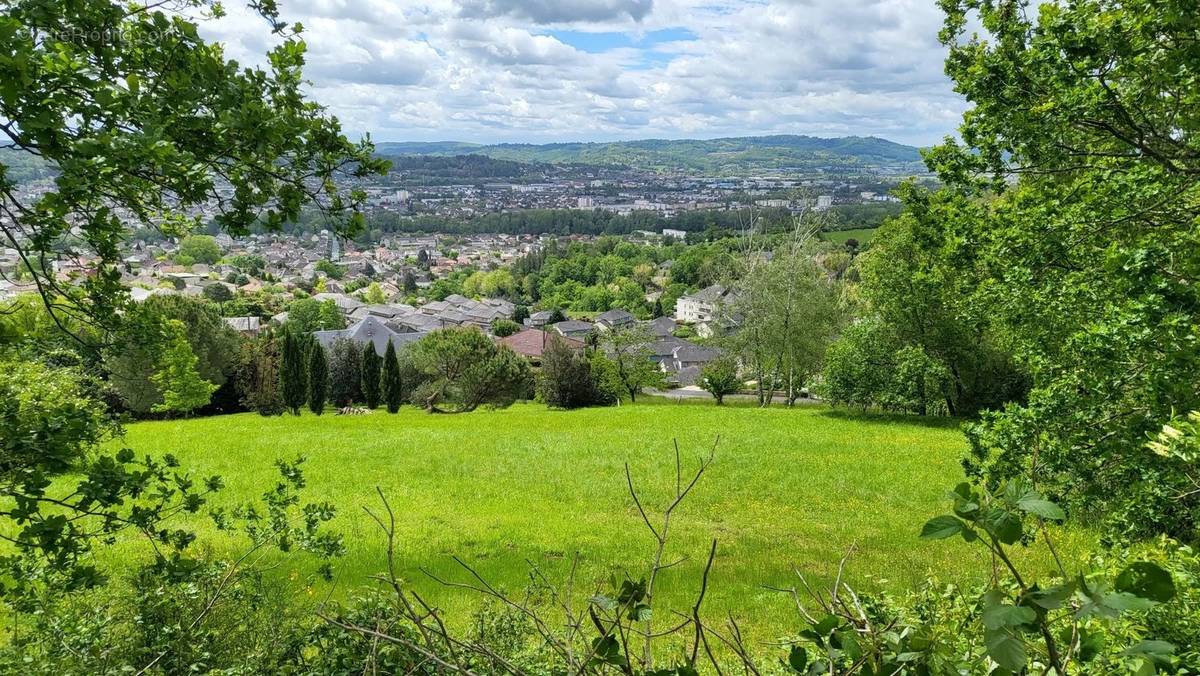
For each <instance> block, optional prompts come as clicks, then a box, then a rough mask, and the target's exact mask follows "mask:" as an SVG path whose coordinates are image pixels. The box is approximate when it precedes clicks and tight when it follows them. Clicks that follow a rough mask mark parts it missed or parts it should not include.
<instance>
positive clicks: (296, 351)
mask: <svg viewBox="0 0 1200 676" xmlns="http://www.w3.org/2000/svg"><path fill="white" fill-rule="evenodd" d="M305 357H306V355H305V354H304V342H303V339H302V338H301V336H300V335H298V334H296V333H295V332H293V331H286V332H284V334H283V350H282V351H281V354H280V364H279V391H280V394H281V395H282V396H283V405H284V407H285V408H287V410H289V411H291V412H292V415H300V409H301V408H303V407H304V404H305V402H306V401H307V400H308V364H307V362H306V360H305Z"/></svg>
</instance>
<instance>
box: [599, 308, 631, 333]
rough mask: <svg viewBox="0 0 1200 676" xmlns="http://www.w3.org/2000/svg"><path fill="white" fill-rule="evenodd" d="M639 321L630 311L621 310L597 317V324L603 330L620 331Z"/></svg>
mask: <svg viewBox="0 0 1200 676" xmlns="http://www.w3.org/2000/svg"><path fill="white" fill-rule="evenodd" d="M635 321H637V320H636V319H635V318H634V316H633V315H631V314H629V311H627V310H622V309H620V308H618V309H615V310H609V311H608V312H601V313H600V314H599V315H597V316H596V324H597V325H598V326H600V327H601V328H603V329H609V330H611V329H619V328H622V327H625V326H629V325H630V324H633V323H634V322H635Z"/></svg>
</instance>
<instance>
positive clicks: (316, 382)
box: [308, 344, 329, 415]
mask: <svg viewBox="0 0 1200 676" xmlns="http://www.w3.org/2000/svg"><path fill="white" fill-rule="evenodd" d="M328 398H329V361H328V360H327V359H326V357H325V348H323V347H321V346H320V345H318V344H313V345H311V346H309V349H308V410H310V411H312V412H313V413H316V414H317V415H321V413H323V412H324V411H325V401H326V400H327V399H328Z"/></svg>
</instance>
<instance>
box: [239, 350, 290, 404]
mask: <svg viewBox="0 0 1200 676" xmlns="http://www.w3.org/2000/svg"><path fill="white" fill-rule="evenodd" d="M280 348H281V340H280V339H278V338H277V337H276V335H275V334H274V333H272V332H270V331H267V332H264V333H261V334H259V335H258V336H256V337H254V338H252V339H250V340H248V341H246V342H244V343H243V344H242V352H241V359H240V362H239V365H238V371H237V390H238V395H239V396H240V397H241V404H242V406H245V407H246V408H248V409H250V410H252V411H257V412H258V413H259V415H264V416H272V415H280V414H282V413H283V411H284V405H283V397H282V394H281V392H282V389H281V376H280V373H279V368H280Z"/></svg>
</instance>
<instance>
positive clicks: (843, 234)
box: [821, 228, 878, 245]
mask: <svg viewBox="0 0 1200 676" xmlns="http://www.w3.org/2000/svg"><path fill="white" fill-rule="evenodd" d="M876 230H878V228H854V229H852V230H833V231H830V232H823V233H821V236H822V237H824V238H825V239H827V240H829V241H830V242H833V243H834V244H845V243H846V241H847V240H851V239H856V240H858V243H859V244H860V245H861V244H866V243H867V242H870V241H871V238H873V237H874V236H875V231H876Z"/></svg>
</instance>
